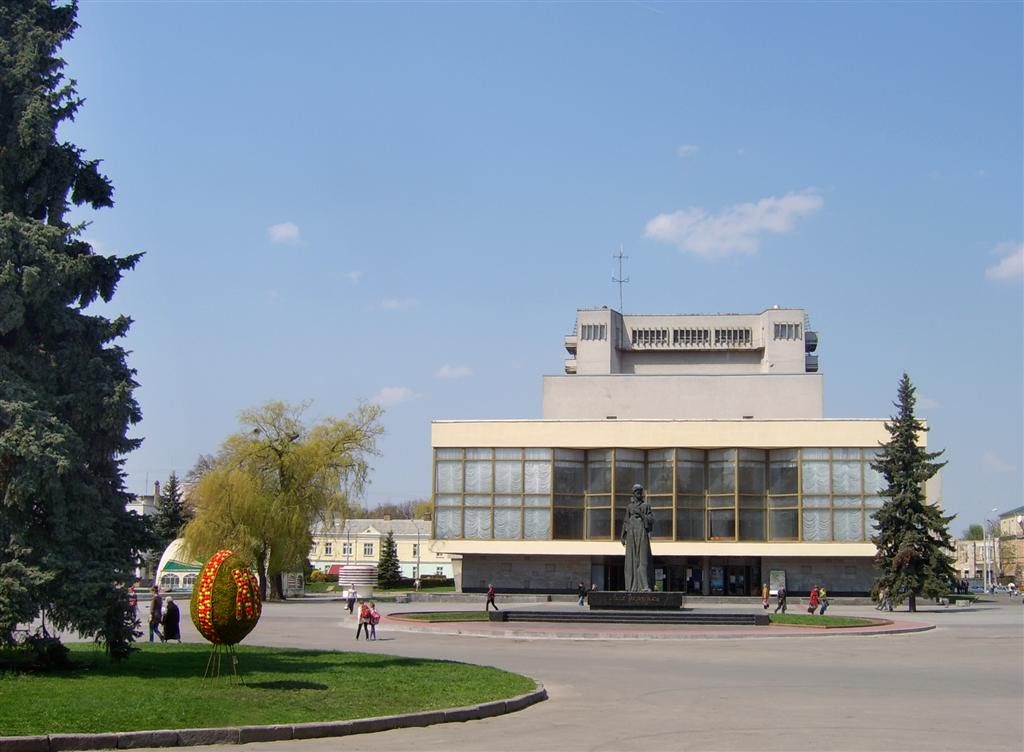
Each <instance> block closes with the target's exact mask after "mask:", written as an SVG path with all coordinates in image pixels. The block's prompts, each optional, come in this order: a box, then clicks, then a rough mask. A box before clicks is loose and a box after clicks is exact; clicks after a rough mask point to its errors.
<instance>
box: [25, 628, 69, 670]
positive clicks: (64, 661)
mask: <svg viewBox="0 0 1024 752" xmlns="http://www.w3.org/2000/svg"><path fill="white" fill-rule="evenodd" d="M23 645H24V646H25V647H26V648H27V649H28V651H29V653H30V654H31V656H32V667H33V668H35V669H38V670H40V671H54V670H58V669H67V668H70V667H71V659H70V658H69V657H68V656H69V653H70V650H68V648H67V647H65V646H64V644H63V643H61V641H60V640H58V639H57V638H56V637H54V636H53V635H51V634H47V633H45V632H36V633H35V634H31V635H29V636H28V637H26V638H25V642H24V643H23Z"/></svg>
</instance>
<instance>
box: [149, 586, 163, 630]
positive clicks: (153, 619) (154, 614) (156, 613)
mask: <svg viewBox="0 0 1024 752" xmlns="http://www.w3.org/2000/svg"><path fill="white" fill-rule="evenodd" d="M152 592H153V598H152V599H151V600H150V601H149V641H150V642H153V635H156V636H157V637H159V638H160V642H163V641H164V636H163V635H162V634H160V620H161V619H162V618H163V615H164V599H163V598H161V597H160V588H159V587H158V586H156V585H154V586H153V588H152Z"/></svg>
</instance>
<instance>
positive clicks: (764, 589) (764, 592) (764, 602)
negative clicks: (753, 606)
mask: <svg viewBox="0 0 1024 752" xmlns="http://www.w3.org/2000/svg"><path fill="white" fill-rule="evenodd" d="M768 595H769V592H768V583H767V582H762V583H761V606H762V608H764V609H765V610H768Z"/></svg>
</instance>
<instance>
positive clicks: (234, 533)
mask: <svg viewBox="0 0 1024 752" xmlns="http://www.w3.org/2000/svg"><path fill="white" fill-rule="evenodd" d="M307 407H308V403H305V404H301V405H289V404H287V403H284V402H268V403H266V404H265V405H263V406H261V407H259V408H256V409H253V410H246V411H245V412H243V413H242V414H241V416H240V419H239V422H240V423H241V429H242V430H240V431H239V432H238V433H235V434H232V435H231V436H229V437H228V438H227V439H225V441H224V443H223V444H222V445H221V448H220V450H219V451H218V453H217V455H216V456H215V457H214V458H213V459H212V460H208V461H206V462H204V466H203V469H202V471H201V474H200V475H199V478H198V482H197V483H196V485H195V487H194V490H193V493H192V500H193V503H194V508H195V518H194V519H193V520H192V522H190V523H189V524H188V525H187V526H186V527H185V531H184V538H185V545H186V549H187V551H188V552H189V553H190V554H191V555H192V556H194V557H195V558H197V559H206V558H207V557H209V556H210V555H212V554H213V553H215V552H216V551H217V550H218V549H220V548H231V549H233V550H235V551H237V552H239V553H241V554H242V555H243V556H245V557H246V558H248V559H249V560H250V561H251V562H252V564H253V565H255V566H256V568H257V571H259V572H260V573H261V577H260V587H261V590H262V595H263V596H264V597H267V595H268V582H269V583H270V591H271V592H270V596H271V597H280V594H281V582H280V575H281V574H282V573H284V572H289V571H294V572H298V571H302V568H303V566H304V565H305V562H306V559H307V557H308V556H309V549H310V545H311V544H312V540H313V539H312V534H311V529H312V526H313V524H314V523H315V522H317V521H324V520H327V519H330V518H335V517H339V518H344V517H345V516H346V514H347V511H348V509H349V504H350V500H352V499H355V498H357V497H358V496H359V495H360V494H361V493H362V491H363V489H364V488H365V485H366V482H367V475H368V473H369V470H370V465H369V458H370V457H371V456H373V455H376V454H378V450H377V438H378V437H379V436H381V435H382V434H383V432H384V431H383V428H382V426H381V423H380V417H381V414H382V411H381V408H380V407H378V406H377V405H370V404H361V405H360V406H359V407H358V408H356V409H355V410H354V411H352V412H351V413H349V414H348V415H347V416H346V417H345V418H343V419H338V418H324V419H322V420H320V421H318V422H316V423H314V424H313V425H311V426H307V425H306V424H305V423H304V422H303V420H302V415H303V413H304V412H305V410H306V408H307Z"/></svg>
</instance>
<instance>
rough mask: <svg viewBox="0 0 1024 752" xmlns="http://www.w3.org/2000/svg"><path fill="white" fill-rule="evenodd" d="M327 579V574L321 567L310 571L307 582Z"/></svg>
mask: <svg viewBox="0 0 1024 752" xmlns="http://www.w3.org/2000/svg"><path fill="white" fill-rule="evenodd" d="M326 581H327V575H325V574H324V573H323V572H321V571H320V570H319V569H314V570H313V571H312V572H310V573H309V576H308V577H307V578H306V582H326Z"/></svg>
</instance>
